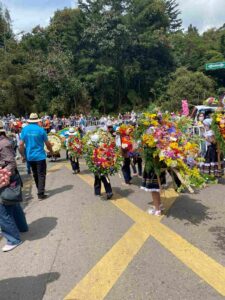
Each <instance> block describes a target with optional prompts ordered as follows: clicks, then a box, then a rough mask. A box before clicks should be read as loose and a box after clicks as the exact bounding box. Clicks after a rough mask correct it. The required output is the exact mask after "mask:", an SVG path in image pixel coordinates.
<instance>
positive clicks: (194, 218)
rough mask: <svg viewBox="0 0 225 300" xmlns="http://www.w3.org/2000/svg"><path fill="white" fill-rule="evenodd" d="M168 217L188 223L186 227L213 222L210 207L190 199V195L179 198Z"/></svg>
mask: <svg viewBox="0 0 225 300" xmlns="http://www.w3.org/2000/svg"><path fill="white" fill-rule="evenodd" d="M167 217H172V218H174V219H178V220H186V221H188V222H187V223H185V225H190V224H193V225H196V226H198V225H200V224H201V223H202V222H203V221H207V220H212V219H213V218H212V216H211V215H210V213H209V207H207V206H205V205H203V204H202V203H200V202H198V201H197V200H196V199H192V198H190V197H189V196H188V195H182V196H179V197H178V199H177V201H176V202H175V204H174V205H173V206H172V207H171V209H170V210H169V212H168V213H167Z"/></svg>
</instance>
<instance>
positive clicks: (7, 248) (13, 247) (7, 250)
mask: <svg viewBox="0 0 225 300" xmlns="http://www.w3.org/2000/svg"><path fill="white" fill-rule="evenodd" d="M21 244H22V242H20V243H19V244H16V245H7V244H6V245H5V246H4V247H3V248H2V251H3V252H9V251H12V250H13V249H15V248H16V247H18V246H19V245H21Z"/></svg>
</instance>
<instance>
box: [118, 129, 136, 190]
mask: <svg viewBox="0 0 225 300" xmlns="http://www.w3.org/2000/svg"><path fill="white" fill-rule="evenodd" d="M133 132H134V127H133V126H131V125H125V124H123V125H121V126H120V128H119V133H120V138H121V152H122V156H123V166H122V173H123V177H124V181H125V184H127V185H130V184H131V180H132V177H131V169H130V167H131V153H132V151H133Z"/></svg>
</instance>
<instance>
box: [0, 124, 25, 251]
mask: <svg viewBox="0 0 225 300" xmlns="http://www.w3.org/2000/svg"><path fill="white" fill-rule="evenodd" d="M17 174H19V173H18V170H17V166H16V161H15V157H14V150H13V147H12V144H11V142H10V140H9V139H8V138H7V137H6V133H5V130H4V129H3V124H2V122H0V192H1V193H2V192H3V190H4V188H5V187H7V186H9V185H10V184H12V185H14V184H15V180H16V179H15V176H18V175H17ZM21 200H22V199H21ZM0 227H1V231H2V235H3V236H4V237H5V239H6V240H7V243H6V245H5V246H4V247H3V248H2V251H3V252H8V251H11V250H13V249H14V248H16V247H17V246H19V245H20V244H21V243H22V241H21V239H20V232H26V231H28V226H27V222H26V218H25V215H24V212H23V210H22V208H21V206H20V204H19V203H12V202H10V203H9V202H7V201H6V200H3V199H2V198H1V197H0Z"/></svg>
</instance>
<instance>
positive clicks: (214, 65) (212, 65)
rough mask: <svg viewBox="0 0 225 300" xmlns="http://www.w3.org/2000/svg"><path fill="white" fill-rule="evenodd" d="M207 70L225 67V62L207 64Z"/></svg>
mask: <svg viewBox="0 0 225 300" xmlns="http://www.w3.org/2000/svg"><path fill="white" fill-rule="evenodd" d="M205 69H206V71H212V70H219V69H225V62H217V63H212V64H206V65H205Z"/></svg>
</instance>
